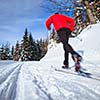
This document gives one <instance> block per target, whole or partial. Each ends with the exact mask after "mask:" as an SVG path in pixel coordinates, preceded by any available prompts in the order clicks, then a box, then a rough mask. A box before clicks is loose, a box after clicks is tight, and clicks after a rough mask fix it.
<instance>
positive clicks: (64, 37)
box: [57, 28, 74, 65]
mask: <svg viewBox="0 0 100 100" xmlns="http://www.w3.org/2000/svg"><path fill="white" fill-rule="evenodd" d="M57 33H58V36H59V40H60V41H61V42H62V43H63V48H64V51H65V54H64V56H65V60H64V65H69V62H68V59H69V53H71V54H73V53H74V50H73V48H72V47H71V45H70V44H68V41H69V36H70V34H71V31H70V29H68V28H61V29H59V30H58V32H57Z"/></svg>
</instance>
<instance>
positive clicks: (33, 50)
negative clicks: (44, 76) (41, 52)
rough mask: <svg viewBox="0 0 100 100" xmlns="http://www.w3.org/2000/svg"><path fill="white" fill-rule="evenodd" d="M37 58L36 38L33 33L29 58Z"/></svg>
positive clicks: (30, 40)
mask: <svg viewBox="0 0 100 100" xmlns="http://www.w3.org/2000/svg"><path fill="white" fill-rule="evenodd" d="M36 58H37V47H36V43H35V40H33V37H32V34H31V33H30V35H29V60H36Z"/></svg>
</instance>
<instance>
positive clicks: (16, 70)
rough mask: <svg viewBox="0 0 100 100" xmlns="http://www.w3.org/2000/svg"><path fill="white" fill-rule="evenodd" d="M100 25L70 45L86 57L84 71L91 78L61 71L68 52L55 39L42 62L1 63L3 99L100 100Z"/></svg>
mask: <svg viewBox="0 0 100 100" xmlns="http://www.w3.org/2000/svg"><path fill="white" fill-rule="evenodd" d="M99 28H100V23H98V24H96V25H91V26H89V27H88V28H87V29H85V30H83V31H82V33H81V34H80V35H79V36H78V37H79V38H80V39H82V41H80V40H79V39H78V38H71V39H70V44H71V45H72V46H73V47H74V48H75V50H77V51H78V52H79V53H80V54H82V55H83V62H82V63H81V65H82V69H83V70H85V71H86V72H89V73H91V77H93V78H87V77H83V76H79V75H74V74H70V72H72V73H76V72H74V67H73V65H74V62H73V60H72V59H71V56H70V62H69V64H70V68H71V69H68V70H66V72H60V71H55V68H57V69H61V66H62V63H63V59H64V51H63V46H62V44H61V43H59V44H56V43H55V42H53V41H52V40H51V44H50V45H49V46H48V52H47V54H46V55H45V57H44V58H43V59H42V60H41V61H39V62H35V61H34V62H33V61H26V62H14V61H0V100H100V40H99V37H100V30H99Z"/></svg>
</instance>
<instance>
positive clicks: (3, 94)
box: [0, 62, 100, 100]
mask: <svg viewBox="0 0 100 100" xmlns="http://www.w3.org/2000/svg"><path fill="white" fill-rule="evenodd" d="M56 65H57V64H55V65H54V67H56ZM44 66H45V67H44ZM46 66H47V67H46ZM54 67H52V66H51V65H50V64H46V63H42V65H41V63H33V62H23V63H21V62H19V63H16V64H14V65H13V66H12V64H11V65H10V67H8V68H5V69H4V70H2V71H1V72H2V74H0V75H1V76H0V100H80V98H81V100H100V93H99V90H100V82H98V81H97V80H91V79H87V78H84V77H80V76H76V77H73V75H71V74H67V73H61V72H57V71H55V70H54ZM79 80H81V83H80V82H79ZM90 83H91V84H90ZM91 87H92V88H91Z"/></svg>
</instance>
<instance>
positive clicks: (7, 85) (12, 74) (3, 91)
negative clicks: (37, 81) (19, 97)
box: [0, 64, 23, 100]
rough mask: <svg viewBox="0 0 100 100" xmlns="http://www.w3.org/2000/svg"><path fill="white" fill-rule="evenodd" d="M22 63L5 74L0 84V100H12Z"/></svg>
mask: <svg viewBox="0 0 100 100" xmlns="http://www.w3.org/2000/svg"><path fill="white" fill-rule="evenodd" d="M22 65H23V64H18V65H17V66H15V67H14V68H13V69H11V70H10V71H9V72H8V74H7V75H6V76H5V78H4V80H3V81H2V84H1V85H0V100H14V98H15V96H16V86H17V84H16V82H17V79H18V75H19V71H20V69H21V66H22Z"/></svg>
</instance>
